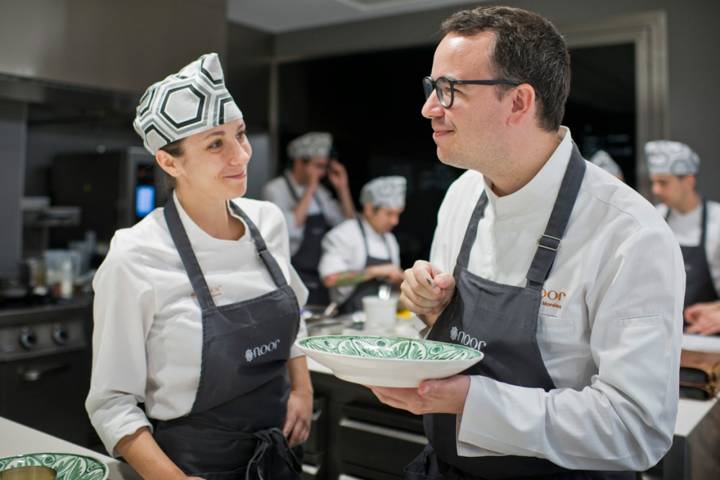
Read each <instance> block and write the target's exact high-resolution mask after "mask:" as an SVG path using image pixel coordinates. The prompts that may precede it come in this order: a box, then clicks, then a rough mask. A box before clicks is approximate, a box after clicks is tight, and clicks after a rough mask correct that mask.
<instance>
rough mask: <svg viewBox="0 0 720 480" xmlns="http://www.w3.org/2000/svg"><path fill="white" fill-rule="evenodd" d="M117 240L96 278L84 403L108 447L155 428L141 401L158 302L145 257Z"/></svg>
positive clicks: (116, 238) (112, 453)
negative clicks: (89, 371) (125, 248)
mask: <svg viewBox="0 0 720 480" xmlns="http://www.w3.org/2000/svg"><path fill="white" fill-rule="evenodd" d="M119 243H120V242H119V241H118V236H117V235H116V237H115V238H114V239H113V243H112V245H111V248H110V252H109V254H108V256H107V258H106V259H105V261H104V262H103V264H102V265H101V266H100V268H99V270H98V272H97V274H96V276H95V278H94V280H93V289H94V291H95V300H94V304H93V317H94V318H93V321H94V330H93V361H92V375H91V380H90V392H89V393H88V397H87V400H86V402H85V407H86V409H87V412H88V414H89V416H90V421H91V423H92V424H93V426H94V427H95V430H96V431H97V432H98V435H99V436H100V439H101V440H102V442H103V444H104V445H105V448H106V449H107V451H108V452H109V453H110V454H111V455H113V456H116V455H117V452H115V451H114V450H115V446H116V445H117V443H118V441H120V439H122V438H123V437H125V436H126V435H129V434H132V433H134V432H135V431H137V430H138V429H139V428H142V427H151V426H150V422H149V421H148V419H147V417H146V416H145V413H144V411H143V410H142V409H141V408H140V407H138V403H141V402H144V400H145V386H146V380H147V363H146V352H145V339H146V335H147V332H148V331H149V329H150V325H151V324H152V320H153V315H154V310H155V305H154V304H155V301H154V293H153V289H152V284H151V283H150V281H149V279H148V277H147V275H146V272H145V271H144V269H143V265H142V261H141V257H140V255H138V254H131V253H130V252H129V251H123V248H122V247H120V246H118V244H119Z"/></svg>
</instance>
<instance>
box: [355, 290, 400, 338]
mask: <svg viewBox="0 0 720 480" xmlns="http://www.w3.org/2000/svg"><path fill="white" fill-rule="evenodd" d="M397 302H398V300H397V297H395V298H381V297H372V296H368V297H363V299H362V303H363V311H364V312H365V330H367V331H369V332H377V333H385V332H391V331H392V330H393V328H394V327H395V312H396V311H397Z"/></svg>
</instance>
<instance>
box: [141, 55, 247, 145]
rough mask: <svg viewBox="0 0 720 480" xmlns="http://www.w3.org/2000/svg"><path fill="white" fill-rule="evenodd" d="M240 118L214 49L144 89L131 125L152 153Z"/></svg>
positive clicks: (239, 112) (240, 113) (240, 115)
mask: <svg viewBox="0 0 720 480" xmlns="http://www.w3.org/2000/svg"><path fill="white" fill-rule="evenodd" d="M240 118H242V112H241V111H240V109H239V108H238V106H237V105H236V104H235V100H233V98H232V96H231V95H230V92H228V90H227V88H226V87H225V76H224V75H223V71H222V66H221V65H220V59H219V58H218V55H217V53H207V54H205V55H203V56H201V57H200V58H198V59H197V60H195V61H194V62H192V63H190V64H189V65H187V66H185V67H184V68H182V69H181V70H180V71H179V72H178V73H174V74H172V75H170V76H168V77H167V78H165V79H164V80H160V81H159V82H156V83H154V84H152V85H150V87H149V88H148V89H147V90H146V91H145V94H144V95H143V96H142V97H141V98H140V104H139V105H138V107H137V113H136V116H135V121H133V127H134V128H135V131H136V132H137V134H138V135H140V138H142V139H143V144H144V145H145V148H147V149H148V151H149V152H150V153H152V154H153V155H155V153H156V152H157V151H158V150H159V149H160V147H163V146H165V145H167V144H168V143H172V142H174V141H175V140H180V139H181V138H185V137H189V136H190V135H193V134H195V133H200V132H203V131H205V130H209V129H211V128H214V127H217V126H218V125H222V124H224V123H228V122H232V121H234V120H238V119H240Z"/></svg>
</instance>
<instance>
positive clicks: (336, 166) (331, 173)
mask: <svg viewBox="0 0 720 480" xmlns="http://www.w3.org/2000/svg"><path fill="white" fill-rule="evenodd" d="M328 180H330V183H332V186H333V187H335V190H338V191H340V190H345V189H347V188H348V174H347V170H346V169H345V166H344V165H343V164H342V163H340V162H338V161H337V160H330V164H329V166H328Z"/></svg>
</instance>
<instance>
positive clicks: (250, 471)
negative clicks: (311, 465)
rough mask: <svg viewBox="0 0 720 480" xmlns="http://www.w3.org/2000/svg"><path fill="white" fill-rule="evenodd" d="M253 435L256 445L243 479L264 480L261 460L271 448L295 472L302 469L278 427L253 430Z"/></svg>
mask: <svg viewBox="0 0 720 480" xmlns="http://www.w3.org/2000/svg"><path fill="white" fill-rule="evenodd" d="M253 436H254V437H255V438H257V446H256V447H255V451H254V452H253V455H252V458H250V461H249V462H248V465H247V469H246V470H245V480H252V479H253V478H257V479H258V480H265V472H264V469H263V460H264V458H265V454H266V453H267V452H268V450H270V449H271V448H274V449H275V451H276V452H277V454H278V455H279V456H280V458H282V460H283V461H284V462H285V464H286V465H287V466H288V468H290V470H292V471H293V472H295V473H300V472H301V471H302V464H301V463H300V460H299V459H298V458H297V456H296V455H295V452H293V451H292V449H291V448H290V446H289V445H288V443H287V439H286V438H285V436H284V435H283V433H282V431H280V429H279V428H268V429H266V430H260V431H258V432H255V433H254V434H253ZM268 480H269V479H268Z"/></svg>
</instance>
